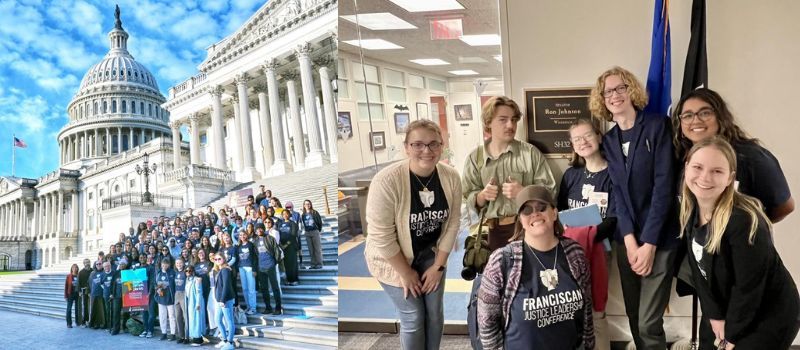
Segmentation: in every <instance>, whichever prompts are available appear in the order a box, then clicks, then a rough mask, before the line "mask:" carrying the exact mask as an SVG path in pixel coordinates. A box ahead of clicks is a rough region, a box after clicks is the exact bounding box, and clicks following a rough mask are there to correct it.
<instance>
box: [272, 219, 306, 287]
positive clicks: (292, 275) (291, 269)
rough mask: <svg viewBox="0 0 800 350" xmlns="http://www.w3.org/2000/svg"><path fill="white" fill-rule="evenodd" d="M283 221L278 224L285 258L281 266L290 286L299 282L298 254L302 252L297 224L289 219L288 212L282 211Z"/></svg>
mask: <svg viewBox="0 0 800 350" xmlns="http://www.w3.org/2000/svg"><path fill="white" fill-rule="evenodd" d="M282 215H283V221H281V223H280V224H279V225H278V232H280V234H281V248H283V253H284V256H285V259H284V260H283V268H284V270H285V272H286V282H287V284H288V285H290V286H296V285H298V284H300V279H299V278H298V277H297V267H298V266H297V265H298V255H299V254H302V253H301V249H300V236H299V235H298V234H297V231H298V227H297V224H296V223H295V222H294V221H292V220H289V212H288V211H285V212H283V214H282Z"/></svg>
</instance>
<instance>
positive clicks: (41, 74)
mask: <svg viewBox="0 0 800 350" xmlns="http://www.w3.org/2000/svg"><path fill="white" fill-rule="evenodd" d="M10 67H11V68H13V69H14V70H16V71H18V72H20V73H23V74H25V75H26V76H28V77H30V78H31V79H33V80H34V81H35V82H36V84H38V85H39V86H41V87H43V88H45V89H50V90H63V89H67V90H69V91H72V90H75V89H76V88H77V84H78V78H76V77H75V76H74V75H72V74H65V73H63V72H62V71H61V69H59V68H58V67H56V66H54V65H53V64H52V63H50V62H49V61H46V60H43V59H33V60H19V61H14V62H12V63H11V65H10Z"/></svg>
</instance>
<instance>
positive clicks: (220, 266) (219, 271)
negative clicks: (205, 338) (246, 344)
mask: <svg viewBox="0 0 800 350" xmlns="http://www.w3.org/2000/svg"><path fill="white" fill-rule="evenodd" d="M213 259H214V293H215V294H214V299H213V300H214V301H215V302H216V303H217V306H216V312H215V315H214V319H215V320H216V323H217V326H218V327H219V330H220V338H221V339H222V342H223V345H222V346H221V347H222V349H224V350H227V349H233V348H234V344H233V335H234V333H236V329H235V328H234V323H233V299H234V291H233V289H234V287H235V286H234V285H235V283H236V281H235V280H234V279H233V273H232V270H231V267H230V266H228V263H227V262H226V261H225V257H224V256H222V255H221V254H215V255H213Z"/></svg>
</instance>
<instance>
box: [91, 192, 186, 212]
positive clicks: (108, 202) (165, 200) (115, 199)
mask: <svg viewBox="0 0 800 350" xmlns="http://www.w3.org/2000/svg"><path fill="white" fill-rule="evenodd" d="M145 204H152V205H155V206H158V207H166V208H183V198H181V197H175V196H167V195H163V194H155V193H150V198H149V201H147V200H146V198H145V196H144V194H143V193H141V192H128V193H123V194H118V195H115V196H111V197H109V198H106V199H103V206H102V208H103V210H108V209H113V208H117V207H122V206H126V205H145Z"/></svg>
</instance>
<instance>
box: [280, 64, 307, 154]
mask: <svg viewBox="0 0 800 350" xmlns="http://www.w3.org/2000/svg"><path fill="white" fill-rule="evenodd" d="M283 78H284V79H285V80H286V98H287V99H288V100H289V114H290V115H291V117H292V124H291V131H292V146H293V147H294V148H293V149H294V156H295V162H296V163H295V165H296V166H298V167H303V166H304V165H305V163H306V146H305V144H306V142H305V138H304V137H303V123H302V121H300V105H299V104H298V103H297V90H296V89H295V84H294V80H295V79H297V73H295V72H288V73H286V74H284V75H283Z"/></svg>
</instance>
